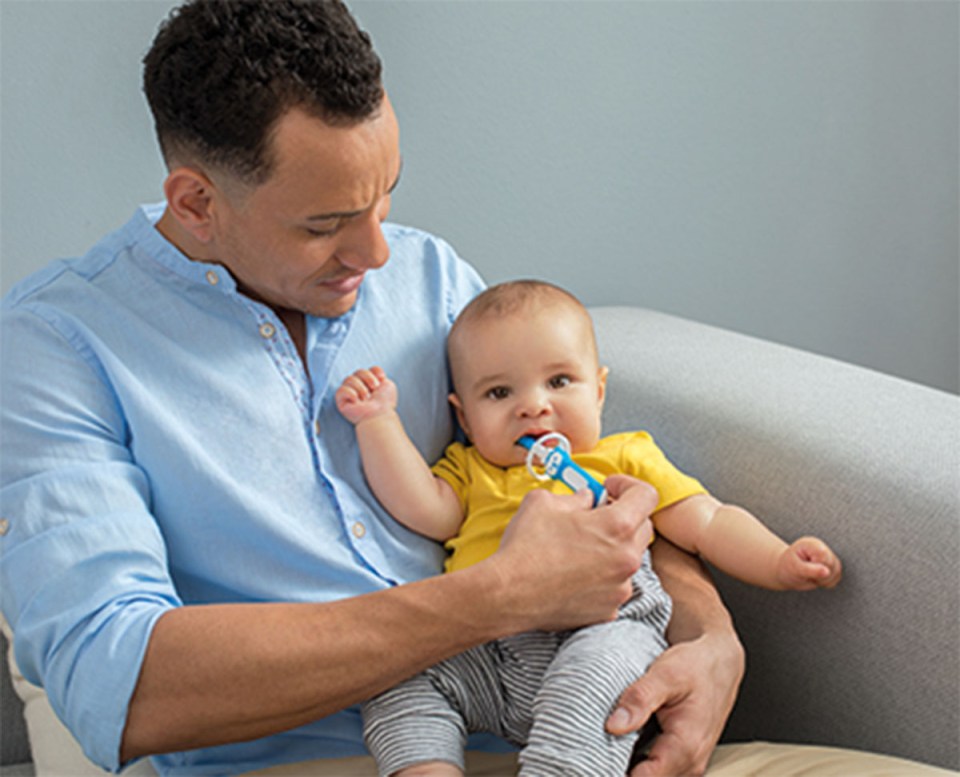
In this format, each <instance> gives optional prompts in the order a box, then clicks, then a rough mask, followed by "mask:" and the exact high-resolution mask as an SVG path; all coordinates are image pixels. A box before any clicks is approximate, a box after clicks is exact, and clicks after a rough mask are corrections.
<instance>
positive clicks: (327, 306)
mask: <svg viewBox="0 0 960 777" xmlns="http://www.w3.org/2000/svg"><path fill="white" fill-rule="evenodd" d="M356 304H357V292H355V291H353V292H350V293H349V294H344V295H342V296H339V297H335V298H333V299H328V300H323V301H322V302H318V303H315V304H314V305H311V306H310V307H309V308H308V309H307V310H306V312H307V313H309V314H310V315H311V316H315V317H316V318H339V317H340V316H342V315H344V314H346V313H349V312H350V309H351V308H352V307H353V306H354V305H356Z"/></svg>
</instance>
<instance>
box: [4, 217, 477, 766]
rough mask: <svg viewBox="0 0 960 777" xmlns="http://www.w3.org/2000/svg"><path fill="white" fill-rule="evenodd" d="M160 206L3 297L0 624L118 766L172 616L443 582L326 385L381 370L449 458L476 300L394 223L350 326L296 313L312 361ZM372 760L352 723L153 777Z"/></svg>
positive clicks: (187, 762) (429, 243)
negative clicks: (378, 488) (377, 480)
mask: <svg viewBox="0 0 960 777" xmlns="http://www.w3.org/2000/svg"><path fill="white" fill-rule="evenodd" d="M162 210H163V206H162V205H158V206H150V207H145V208H142V209H141V210H139V211H138V212H137V213H136V214H135V216H134V217H133V219H132V220H131V221H130V222H129V223H128V224H127V225H126V226H124V227H123V228H122V229H120V230H119V231H117V232H115V233H114V234H112V235H110V236H108V237H107V238H105V239H104V240H103V241H101V242H100V243H99V244H98V245H97V246H95V247H94V248H93V249H92V250H91V251H90V252H89V253H88V254H87V255H85V256H84V257H82V258H80V259H76V260H71V261H65V262H59V263H55V264H54V265H52V266H50V267H49V268H47V269H46V270H43V271H41V272H39V273H37V274H36V275H34V276H32V277H31V278H29V279H28V280H26V281H24V282H23V283H21V284H20V285H19V286H17V287H16V288H15V289H14V290H13V291H12V292H11V293H10V294H9V295H8V296H7V297H6V298H5V299H4V301H3V307H2V338H3V339H2V351H0V358H2V364H0V381H2V383H0V397H2V427H0V428H2V440H3V442H2V446H3V447H2V459H0V487H2V490H0V511H2V518H4V519H5V520H6V521H7V522H8V523H7V524H5V526H6V529H7V530H6V533H5V535H4V536H3V537H2V538H0V547H2V554H3V555H2V564H0V570H2V603H3V611H4V613H5V615H6V617H7V619H8V620H9V622H10V623H11V625H12V626H13V629H14V632H15V647H16V656H17V660H18V662H19V663H20V667H21V669H22V670H23V672H24V674H25V676H26V677H27V678H28V679H29V680H31V681H32V682H35V683H37V684H42V685H43V686H44V687H45V688H46V690H47V693H48V695H49V697H50V700H51V703H52V704H53V707H54V709H55V710H56V711H57V713H58V714H59V715H60V716H61V717H62V718H63V719H64V720H65V721H66V722H67V724H68V725H69V727H70V728H71V729H72V730H73V732H74V733H75V735H76V736H77V738H78V739H79V741H80V742H81V743H82V745H83V747H84V749H85V750H86V752H87V754H88V755H89V756H90V757H91V758H92V759H93V760H94V761H96V762H97V763H99V764H101V765H103V766H105V767H106V768H110V769H116V768H117V767H118V766H119V764H118V762H117V759H118V751H119V745H120V738H121V735H122V732H123V726H124V722H125V717H126V710H127V704H128V702H129V699H130V695H131V693H132V692H133V689H134V685H135V683H136V680H137V676H138V672H139V668H140V665H141V662H142V660H143V654H144V650H145V648H146V645H147V641H148V639H149V637H150V632H151V629H152V627H153V625H154V624H155V623H156V621H157V619H158V618H159V617H160V616H161V615H162V614H163V613H164V612H166V611H167V610H169V609H170V608H173V607H178V606H180V605H182V604H193V603H201V602H203V603H208V602H269V601H303V602H322V601H330V600H335V599H340V598H343V597H348V596H356V595H359V594H363V593H367V592H370V591H375V590H378V589H382V588H385V587H387V586H391V585H395V584H398V583H404V582H408V581H412V580H417V579H420V578H423V577H425V576H428V575H432V574H435V573H437V572H438V571H439V570H440V567H441V560H442V555H443V554H442V550H441V549H440V548H439V547H438V546H437V545H436V544H435V543H433V542H431V541H429V540H427V539H425V538H423V537H420V536H419V535H417V534H414V533H413V532H410V531H408V530H407V529H405V528H403V527H402V526H401V525H400V524H399V523H397V522H396V521H394V520H393V519H391V518H390V516H389V515H388V514H387V513H386V512H385V511H384V510H383V509H382V508H381V507H380V505H379V504H378V503H377V501H376V499H375V498H374V497H373V495H372V494H371V493H370V491H369V489H368V488H367V486H366V483H365V481H364V477H363V473H362V470H361V465H360V459H359V455H358V452H357V446H356V444H355V437H354V430H353V427H352V426H351V425H350V424H349V423H348V422H347V421H345V420H344V419H343V418H342V417H341V416H340V414H339V413H338V412H337V409H336V407H335V405H334V399H333V395H334V392H335V391H336V389H337V387H338V386H339V385H340V382H341V381H342V379H343V378H344V377H346V376H347V375H348V374H350V373H351V372H353V371H354V370H356V369H358V368H360V367H368V366H370V365H373V364H380V365H382V366H383V367H384V369H386V371H387V373H388V374H389V375H390V376H391V377H392V378H393V379H394V380H395V381H396V382H397V384H398V386H399V389H400V405H399V408H398V411H399V413H400V416H401V418H402V419H403V420H404V422H405V424H406V427H407V429H408V431H409V433H410V435H411V437H412V438H413V440H414V442H415V444H416V445H417V447H418V448H419V449H420V451H421V452H422V453H423V454H424V456H425V457H426V458H427V459H428V460H430V461H432V460H434V459H436V458H437V457H438V456H439V455H440V453H441V452H442V450H443V447H444V445H445V444H446V443H447V442H448V441H449V440H450V438H451V436H452V432H453V427H452V421H451V415H450V410H449V407H448V404H447V392H448V390H449V385H448V378H447V370H446V362H445V358H444V342H445V338H446V334H447V332H448V330H449V328H450V325H451V323H452V321H453V319H454V317H455V316H456V314H457V313H458V312H459V310H460V309H461V308H462V307H463V305H465V304H466V302H467V301H469V300H470V299H471V298H472V297H473V296H474V295H475V294H476V293H477V292H478V291H479V290H480V289H481V288H482V282H481V280H480V278H479V276H478V275H477V273H476V272H475V271H474V270H473V269H471V268H470V267H469V266H468V265H467V264H465V263H464V262H462V261H461V260H460V259H459V258H458V257H457V256H456V254H455V253H454V252H453V250H452V249H451V248H450V247H449V246H448V245H447V244H445V243H444V242H442V241H441V240H438V239H437V238H435V237H432V236H431V235H428V234H425V233H423V232H420V231H418V230H414V229H409V228H405V227H400V226H395V225H389V224H388V225H384V234H385V236H386V239H387V241H388V242H389V244H390V248H391V258H390V261H389V262H388V263H387V264H386V265H385V266H384V267H383V268H382V269H379V270H377V271H375V272H371V273H368V274H367V277H366V279H365V280H364V283H363V286H362V287H361V289H360V292H359V296H358V298H357V302H356V305H355V306H354V308H353V309H352V310H350V311H349V312H348V313H346V314H345V315H343V316H342V317H340V318H336V319H322V318H308V319H307V355H306V361H307V366H306V368H305V367H304V364H303V362H302V361H301V360H300V358H299V356H298V354H297V351H296V348H295V347H294V344H293V342H292V341H291V339H290V338H289V336H288V334H287V331H286V329H285V328H284V326H283V324H282V323H281V322H280V320H279V319H278V318H277V316H276V315H275V314H274V312H273V311H272V310H271V309H270V308H268V307H266V306H265V305H262V304H260V303H258V302H255V301H253V300H251V299H250V298H249V297H247V296H244V295H243V294H240V293H239V292H238V291H237V287H236V282H235V280H234V278H233V277H232V276H231V274H230V273H229V272H228V271H227V270H226V269H225V268H224V267H222V266H219V265H212V264H201V263H197V262H193V261H190V260H189V259H187V258H186V257H185V256H184V255H183V254H181V253H180V252H179V251H178V250H177V249H176V248H175V247H174V246H173V245H171V244H170V243H168V242H167V241H166V240H165V239H164V238H163V236H162V235H161V234H160V233H159V232H157V231H156V229H155V228H154V224H155V222H156V220H157V219H158V218H159V217H160V215H161V214H162ZM264 671H269V668H268V667H265V668H264ZM362 752H363V746H362V743H361V737H360V723H359V714H358V712H357V711H356V710H347V711H345V712H342V713H340V714H337V715H333V716H331V717H329V718H326V719H324V720H321V721H317V722H316V723H314V724H312V725H310V726H307V727H304V728H301V729H297V730H295V731H292V732H289V733H286V734H281V735H278V736H275V737H270V738H268V739H263V740H258V741H256V742H251V743H246V744H237V745H230V746H225V747H219V748H209V749H206V750H197V751H190V752H189V753H181V754H175V755H170V756H164V757H162V758H159V759H156V765H157V767H158V768H159V769H160V771H161V772H167V773H190V774H222V773H236V772H238V771H245V770H248V769H255V768H259V767H262V766H266V765H270V764H274V763H279V762H282V761H297V760H302V759H305V758H317V757H324V756H342V755H356V754H359V753H362Z"/></svg>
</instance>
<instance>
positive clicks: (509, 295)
mask: <svg viewBox="0 0 960 777" xmlns="http://www.w3.org/2000/svg"><path fill="white" fill-rule="evenodd" d="M553 305H557V306H564V307H567V308H570V309H571V310H574V311H576V312H577V313H578V314H580V315H581V316H582V317H583V319H584V321H585V323H586V324H587V327H588V328H589V331H590V343H591V346H592V348H593V355H594V358H597V341H596V335H595V333H594V329H593V319H591V317H590V313H589V312H587V309H586V308H585V307H584V305H583V303H582V302H580V300H578V299H577V298H576V297H575V296H574V295H573V294H571V293H570V292H569V291H567V290H566V289H563V288H561V287H560V286H557V285H555V284H553V283H548V282H547V281H538V280H530V279H523V280H516V281H506V282H504V283H499V284H497V285H496V286H491V287H490V288H489V289H486V290H485V291H483V292H481V293H480V294H478V295H477V296H476V297H474V298H473V299H472V300H471V301H470V302H469V303H468V304H467V306H466V307H465V308H464V309H463V310H462V311H460V315H459V316H457V320H456V321H454V323H453V328H452V329H451V330H450V334H449V336H448V338H447V356H448V357H449V359H450V369H451V371H452V373H453V377H454V382H456V377H457V362H458V360H459V359H461V358H462V357H463V356H464V354H462V353H461V350H462V349H461V348H460V339H461V333H462V332H463V331H465V330H466V329H467V328H468V327H471V326H474V325H476V324H479V323H482V322H483V321H485V320H488V319H490V318H502V317H505V316H510V315H514V314H516V313H520V312H524V311H533V310H538V309H542V308H545V307H550V306H553ZM517 336H518V337H522V336H523V333H522V332H518V333H517Z"/></svg>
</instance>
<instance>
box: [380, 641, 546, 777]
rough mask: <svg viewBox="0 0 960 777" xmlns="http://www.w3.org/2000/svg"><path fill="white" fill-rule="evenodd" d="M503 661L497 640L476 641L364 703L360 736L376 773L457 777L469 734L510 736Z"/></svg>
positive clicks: (528, 706) (502, 653) (509, 703)
mask: <svg viewBox="0 0 960 777" xmlns="http://www.w3.org/2000/svg"><path fill="white" fill-rule="evenodd" d="M504 659H505V655H504V650H503V649H501V647H500V645H498V644H497V643H488V644H486V645H480V646H479V647H476V648H474V649H473V650H468V651H466V652H465V653H460V654H459V655H456V656H453V657H452V658H450V659H448V660H446V661H443V662H441V663H439V664H437V665H436V666H432V667H430V668H429V669H427V670H426V671H425V672H423V673H422V674H420V675H418V676H416V677H414V678H411V679H410V680H408V681H406V682H404V683H401V684H400V685H398V686H396V687H394V688H391V689H390V690H389V691H386V692H384V693H382V694H380V695H379V696H377V697H375V698H373V699H371V700H370V701H368V702H366V703H365V704H364V705H363V722H364V739H365V741H366V744H367V748H368V749H369V750H370V753H371V754H372V755H373V756H374V757H375V758H376V760H377V765H378V770H379V772H380V774H381V775H403V777H412V776H413V775H423V776H424V777H425V776H426V775H444V776H446V775H460V774H462V773H463V770H464V757H463V749H464V746H465V744H466V741H467V733H468V732H474V731H490V732H492V733H495V734H500V735H501V736H507V737H508V738H509V737H510V733H511V731H510V729H511V728H512V727H511V726H510V725H509V723H510V721H505V720H504V718H505V716H506V710H508V709H509V708H511V707H512V701H513V700H512V699H511V698H507V697H504V695H503V690H504V686H503V683H502V682H501V672H502V670H503V663H504ZM544 667H546V662H545V663H544ZM540 676H542V670H541V672H540V675H539V676H538V677H537V678H536V681H537V685H538V686H539V682H538V680H539V677H540ZM532 699H533V694H532V693H531V694H530V700H529V701H527V703H526V709H527V711H528V716H527V720H528V721H529V710H530V706H531V702H532ZM527 725H529V723H528V724H527Z"/></svg>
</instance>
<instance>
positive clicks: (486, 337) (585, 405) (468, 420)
mask: <svg viewBox="0 0 960 777" xmlns="http://www.w3.org/2000/svg"><path fill="white" fill-rule="evenodd" d="M451 366H452V369H453V377H454V385H455V387H456V390H457V394H456V395H451V402H453V404H454V406H455V407H456V408H457V414H458V417H459V419H460V424H461V426H463V428H464V431H466V433H467V435H468V436H469V437H470V441H471V442H472V443H473V444H474V445H475V446H476V447H477V450H478V451H479V452H480V454H481V455H482V456H483V457H484V458H485V459H487V460H488V461H490V462H492V463H493V464H497V465H499V466H501V467H508V466H513V465H517V464H522V463H523V462H524V460H525V458H526V450H525V449H524V448H522V447H520V446H519V445H517V440H519V439H520V438H521V437H523V436H524V435H532V436H534V437H539V436H541V435H543V434H546V433H547V432H560V433H562V434H563V435H565V436H566V437H567V439H569V440H570V445H571V448H572V450H573V452H574V453H579V452H581V451H588V450H591V449H592V448H593V447H594V446H595V445H596V444H597V441H598V440H599V439H600V413H601V410H602V408H603V398H604V391H605V388H606V377H607V370H606V368H600V367H599V366H598V364H597V355H596V347H595V345H594V342H593V333H592V330H591V327H590V323H589V320H588V319H587V314H586V313H585V312H584V311H582V310H579V309H577V308H575V307H574V306H572V305H566V304H552V305H549V306H545V307H538V308H537V309H536V310H535V311H534V312H532V313H528V312H521V313H516V314H511V315H508V316H505V317H500V318H496V317H487V318H483V319H481V320H478V321H473V322H470V323H469V324H468V325H467V327H465V328H464V329H463V331H461V332H460V333H459V337H458V342H457V348H456V350H455V352H454V353H453V354H452V360H451Z"/></svg>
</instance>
